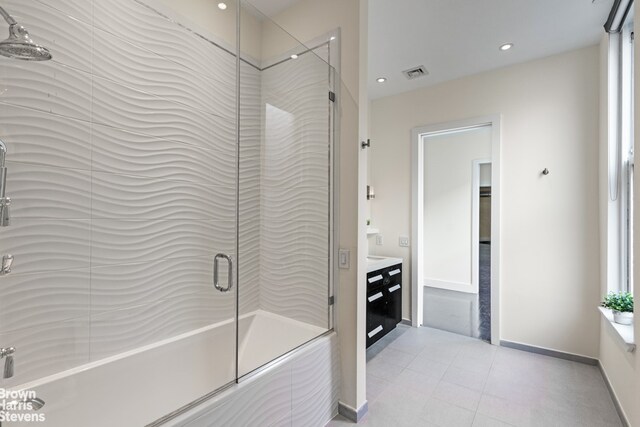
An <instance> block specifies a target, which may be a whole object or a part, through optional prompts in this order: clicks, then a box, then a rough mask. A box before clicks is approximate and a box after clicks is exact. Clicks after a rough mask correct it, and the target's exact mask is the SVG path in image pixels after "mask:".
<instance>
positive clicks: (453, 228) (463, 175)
mask: <svg viewBox="0 0 640 427" xmlns="http://www.w3.org/2000/svg"><path fill="white" fill-rule="evenodd" d="M491 135H492V133H491V127H484V128H478V129H473V130H467V131H463V132H455V133H448V134H443V135H434V136H430V137H427V138H424V142H423V144H424V280H425V284H428V285H429V286H436V287H441V286H448V285H452V286H453V287H456V288H457V287H461V286H462V287H468V288H469V291H472V290H473V287H472V283H471V281H472V267H473V263H472V259H471V254H472V245H473V244H477V242H474V241H473V237H474V236H473V235H472V219H473V209H472V195H473V192H472V190H473V168H474V164H473V161H474V160H481V159H490V158H491Z"/></svg>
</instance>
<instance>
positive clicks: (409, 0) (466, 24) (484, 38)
mask: <svg viewBox="0 0 640 427" xmlns="http://www.w3.org/2000/svg"><path fill="white" fill-rule="evenodd" d="M263 1H267V0H263ZM272 1H273V0H272ZM612 4H613V0H597V1H596V2H592V0H369V70H368V71H369V82H368V86H369V96H370V97H371V98H372V99H375V98H380V97H384V96H389V95H394V94H397V93H401V92H406V91H410V90H415V89H419V88H421V87H426V86H430V85H434V84H437V83H442V82H444V81H447V80H453V79H456V78H460V77H464V76H468V75H472V74H477V73H480V72H483V71H488V70H491V69H495V68H500V67H504V66H508V65H512V64H516V63H520V62H525V61H530V60H533V59H537V58H542V57H545V56H549V55H553V54H556V53H561V52H565V51H569V50H573V49H578V48H581V47H586V46H590V45H594V44H596V43H598V41H599V40H600V37H601V35H602V34H603V33H604V29H603V25H604V22H605V21H606V18H607V16H608V13H609V10H610V9H611V6H612ZM508 42H511V43H514V48H513V49H511V50H509V51H507V52H501V51H500V50H499V49H498V48H499V46H500V45H502V44H504V43H508ZM417 65H425V66H426V68H427V70H428V71H429V75H427V76H425V77H421V78H419V79H416V80H411V81H409V80H407V79H406V78H405V77H404V76H403V75H402V71H403V70H406V69H408V68H411V67H414V66H417ZM378 77H386V78H387V79H388V80H387V82H386V83H384V84H380V83H376V78H378Z"/></svg>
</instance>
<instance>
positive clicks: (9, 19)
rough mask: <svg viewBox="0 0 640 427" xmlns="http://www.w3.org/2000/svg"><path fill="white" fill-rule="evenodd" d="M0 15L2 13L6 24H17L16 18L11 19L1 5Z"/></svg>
mask: <svg viewBox="0 0 640 427" xmlns="http://www.w3.org/2000/svg"><path fill="white" fill-rule="evenodd" d="M0 15H2V17H3V18H4V20H5V21H7V24H9V25H16V24H17V22H16V20H15V19H13V16H11V15H9V14H8V13H7V11H6V10H4V9H3V8H2V6H0Z"/></svg>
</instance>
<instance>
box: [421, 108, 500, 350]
mask: <svg viewBox="0 0 640 427" xmlns="http://www.w3.org/2000/svg"><path fill="white" fill-rule="evenodd" d="M482 126H491V343H492V344H495V345H499V343H500V277H501V274H500V243H501V241H500V213H501V198H500V188H501V187H500V175H501V162H500V159H501V153H500V147H501V117H500V115H491V116H484V117H477V118H472V119H467V120H460V121H454V122H448V123H439V124H433V125H426V126H419V127H417V128H414V129H412V131H411V194H412V196H411V204H412V208H411V236H412V238H411V240H412V244H411V301H412V304H411V305H412V307H411V308H412V310H411V313H412V316H411V317H412V320H411V324H412V326H414V327H418V326H421V325H422V320H423V319H424V315H423V314H424V312H423V302H424V300H423V298H424V271H423V270H424V262H423V259H424V242H423V236H424V224H423V220H424V162H423V159H424V143H423V139H424V137H425V136H429V135H430V136H433V135H436V134H439V133H446V132H451V131H455V130H462V129H469V128H475V127H482ZM476 262H477V261H476Z"/></svg>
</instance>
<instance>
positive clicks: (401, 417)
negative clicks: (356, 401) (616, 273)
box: [328, 325, 622, 427]
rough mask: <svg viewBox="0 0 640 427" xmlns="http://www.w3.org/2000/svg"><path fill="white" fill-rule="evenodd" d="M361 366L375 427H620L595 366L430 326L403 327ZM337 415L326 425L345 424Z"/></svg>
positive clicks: (370, 420)
mask: <svg viewBox="0 0 640 427" xmlns="http://www.w3.org/2000/svg"><path fill="white" fill-rule="evenodd" d="M399 328H403V329H404V330H405V332H404V333H403V334H401V335H400V336H399V337H397V338H396V339H395V340H394V341H393V342H391V343H390V344H389V345H388V346H387V347H386V348H384V349H383V350H381V351H380V352H379V353H378V354H376V355H375V356H373V357H372V358H371V360H370V361H369V362H368V363H367V399H368V401H369V413H368V415H367V416H365V418H364V419H363V420H362V421H361V423H360V424H362V425H366V426H379V427H416V426H441V427H469V426H473V427H486V426H495V427H498V426H540V427H553V426H557V427H572V426H576V427H578V426H580V427H587V426H593V427H596V426H598V427H600V426H602V427H604V426H621V425H622V424H621V422H620V419H619V417H618V414H617V412H616V410H615V407H614V405H613V402H612V400H611V398H610V395H609V392H608V390H607V388H606V385H605V383H604V380H603V378H602V375H601V374H600V371H599V369H598V368H597V367H596V366H589V365H585V364H581V363H577V362H571V361H567V360H561V359H556V358H552V357H547V356H541V355H537V354H531V353H526V352H523V351H518V350H512V349H509V348H505V347H496V346H491V345H489V344H486V343H484V342H482V341H479V340H477V339H473V338H468V337H464V336H461V335H457V334H452V333H449V332H444V331H440V330H437V329H431V328H425V327H422V328H408V327H406V326H402V325H400V326H399ZM347 425H352V424H351V422H349V421H347V420H346V419H344V418H342V417H340V416H338V417H337V418H335V419H334V420H333V421H331V422H330V423H329V424H328V426H331V427H336V426H347Z"/></svg>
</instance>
